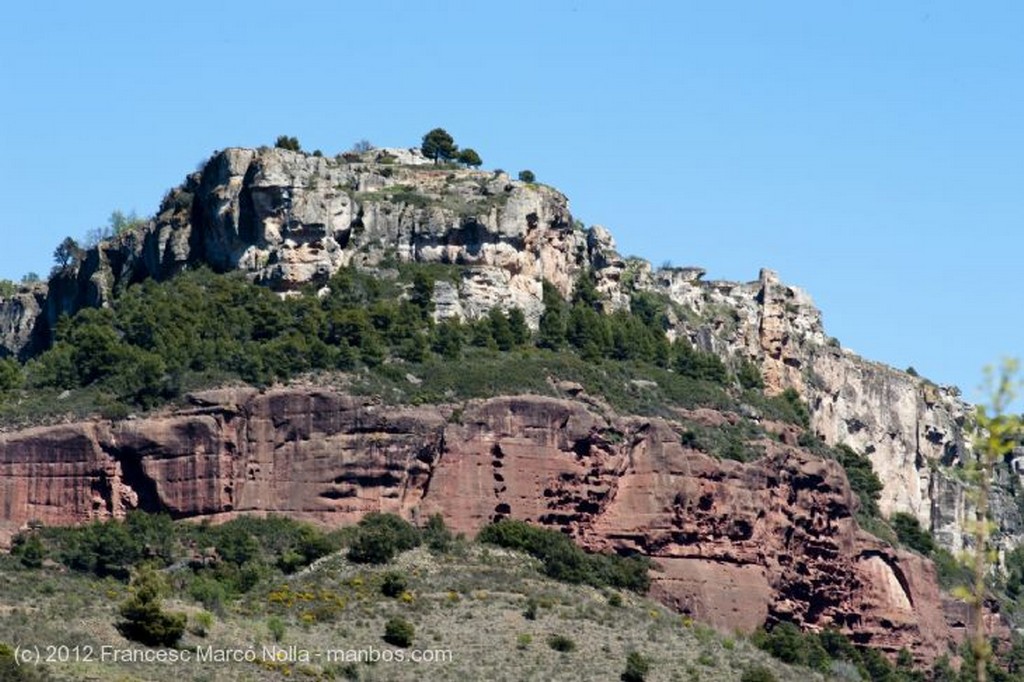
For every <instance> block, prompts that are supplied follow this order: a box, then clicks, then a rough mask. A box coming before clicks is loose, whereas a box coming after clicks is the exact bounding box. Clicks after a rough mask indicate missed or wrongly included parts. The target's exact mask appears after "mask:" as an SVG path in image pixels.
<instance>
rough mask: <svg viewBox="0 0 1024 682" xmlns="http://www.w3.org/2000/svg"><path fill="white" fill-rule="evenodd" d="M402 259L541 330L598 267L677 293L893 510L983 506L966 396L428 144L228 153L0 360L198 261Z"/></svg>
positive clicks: (709, 339)
mask: <svg viewBox="0 0 1024 682" xmlns="http://www.w3.org/2000/svg"><path fill="white" fill-rule="evenodd" d="M398 262H418V263H447V264H457V265H460V266H465V267H464V268H463V269H462V270H461V272H460V276H459V280H458V282H453V281H448V280H445V281H438V282H437V283H436V285H435V301H434V302H435V308H436V315H437V316H438V317H448V316H456V317H464V318H475V317H478V316H480V315H482V314H484V313H486V312H487V311H488V310H489V309H490V308H492V307H494V306H499V307H502V308H505V309H508V308H511V307H518V308H521V309H522V310H523V311H524V312H525V314H526V318H527V321H528V323H529V324H530V325H531V326H536V324H537V320H538V319H539V316H540V313H541V312H542V308H543V306H542V303H541V289H542V282H543V281H544V280H548V281H550V282H551V283H553V284H554V285H555V286H556V287H557V288H558V289H559V291H560V292H561V293H562V294H563V295H566V296H567V295H569V294H570V293H571V291H572V287H573V283H574V281H575V280H576V278H577V276H578V274H579V273H580V272H581V271H583V270H585V269H590V270H591V271H592V272H593V273H594V274H595V277H596V281H597V287H598V289H599V291H601V292H602V294H603V295H604V297H605V300H606V306H607V307H608V308H609V309H617V308H625V307H628V306H629V302H630V296H631V294H632V293H633V292H635V291H649V292H653V293H655V294H658V295H661V296H664V297H665V298H666V300H668V301H669V302H670V304H671V305H670V317H671V329H670V330H669V335H670V336H671V337H673V338H686V339H688V340H690V341H691V342H692V343H694V344H695V345H697V346H699V347H702V348H704V349H707V350H711V351H714V352H715V353H717V354H719V355H720V356H722V357H723V358H725V359H726V360H727V361H729V362H738V361H739V360H749V361H751V362H754V363H755V364H757V365H758V366H759V367H760V368H761V370H762V372H763V374H764V377H765V379H766V383H767V389H768V390H769V391H770V392H781V391H783V390H785V389H787V388H793V389H796V390H797V391H799V393H800V394H801V396H803V397H804V399H805V400H806V401H807V402H808V404H809V406H810V411H811V423H812V427H813V429H814V431H815V432H816V433H818V434H819V435H821V436H822V437H823V438H824V439H825V440H826V441H827V442H829V443H831V444H838V443H847V444H849V445H850V446H851V447H853V448H855V449H857V450H859V451H861V452H865V453H867V454H868V455H869V457H870V458H871V461H872V464H873V465H874V467H875V470H876V471H877V472H878V474H879V476H880V478H881V479H882V481H883V482H884V484H885V489H884V491H883V493H882V499H881V507H882V509H883V511H884V512H885V513H887V514H889V513H892V512H896V511H903V512H908V513H911V514H913V515H914V516H916V517H917V518H918V519H919V520H920V521H921V522H922V523H923V524H924V525H925V527H928V528H930V529H931V530H932V531H933V532H934V533H935V535H936V537H937V538H938V540H939V542H940V543H941V544H942V545H943V546H945V547H947V548H948V549H951V550H954V551H957V550H959V549H961V548H962V547H963V546H964V537H965V530H964V529H965V528H966V527H968V526H967V523H966V522H967V521H969V520H970V519H971V517H972V516H973V510H972V508H971V505H970V503H969V500H968V499H967V497H966V496H965V495H964V492H963V486H962V484H961V483H960V482H959V480H958V478H957V477H956V476H955V475H952V473H951V472H952V471H953V470H954V469H955V467H956V466H957V465H959V463H961V462H963V461H964V460H965V459H966V458H969V457H970V448H969V443H968V439H967V438H966V437H965V435H964V423H965V418H966V415H968V414H969V411H970V406H968V405H967V404H965V403H964V402H963V401H962V400H961V399H960V398H959V394H958V393H957V391H956V390H955V389H951V388H946V387H938V386H935V385H934V384H931V383H930V382H927V381H925V380H923V379H920V378H918V377H914V376H910V375H908V374H906V373H904V372H900V371H897V370H894V369H892V368H889V367H885V366H883V365H879V364H877V363H873V362H869V361H866V360H864V359H862V358H860V357H858V356H857V355H855V354H853V353H851V352H849V351H847V350H844V349H842V348H841V347H840V346H839V344H838V342H835V341H834V340H833V339H830V338H829V337H828V336H827V335H826V333H825V331H824V327H823V324H822V320H821V314H820V312H819V311H818V310H817V308H816V307H815V306H814V304H813V302H812V300H811V298H810V296H808V295H807V294H806V293H805V292H803V291H802V290H800V289H798V288H796V287H793V286H788V285H786V284H784V283H782V282H781V281H780V280H779V278H778V277H777V275H776V274H775V273H773V272H771V271H769V270H763V271H762V272H761V273H760V275H759V277H758V279H757V280H755V281H753V282H747V283H734V282H715V281H711V282H709V281H704V280H703V274H704V272H703V270H700V269H698V268H661V269H657V270H655V269H654V268H652V267H651V265H650V263H648V262H646V261H642V260H639V259H626V258H623V257H621V256H620V255H619V254H618V253H617V251H616V249H615V243H614V240H613V239H612V236H611V234H610V233H609V232H608V231H607V230H606V229H604V228H602V227H600V226H594V227H591V228H589V229H586V230H584V229H582V226H581V225H580V224H579V223H578V222H577V221H575V220H574V219H573V217H572V215H571V213H570V211H569V204H568V201H567V199H566V197H565V196H564V195H562V194H561V193H559V192H557V191H556V190H554V189H552V188H550V187H547V186H544V185H539V184H531V183H523V182H519V181H517V180H512V179H511V178H509V176H508V175H506V174H505V173H501V172H494V173H487V172H479V171H471V170H463V169H458V170H451V169H439V168H436V167H434V166H433V165H432V164H430V163H429V162H427V161H426V160H425V159H423V158H422V155H420V154H419V153H418V152H417V151H416V150H375V151H372V152H368V153H365V154H361V155H353V154H346V155H342V156H340V157H337V158H326V157H318V156H310V155H306V154H302V153H297V152H291V151H286V150H282V149H268V148H260V149H241V148H233V149H227V150H224V151H221V152H217V153H215V154H214V155H213V156H212V157H211V158H210V160H209V161H208V162H207V163H206V164H205V165H204V167H203V168H202V170H200V171H198V172H196V173H193V174H191V175H190V176H188V178H186V180H185V182H184V183H183V184H182V185H181V186H180V187H178V188H176V189H174V190H172V191H171V192H169V193H168V195H167V197H166V198H165V199H164V201H163V202H162V204H161V207H160V210H159V212H158V214H157V215H156V217H155V218H154V219H153V220H152V221H151V222H150V223H149V224H148V225H147V226H146V227H145V228H144V229H142V230H139V231H136V232H129V233H126V234H123V235H120V236H118V237H117V238H114V239H112V240H109V241H106V242H103V243H101V244H100V245H98V246H97V247H96V248H93V249H91V250H89V251H88V252H87V253H86V255H85V256H84V257H83V258H82V259H81V262H80V263H78V264H76V265H75V266H74V267H71V268H68V269H66V270H64V271H62V272H60V273H58V274H56V275H55V276H54V277H52V278H51V280H50V282H49V286H48V290H43V289H35V290H32V291H28V290H25V291H23V292H21V293H19V294H17V295H16V296H14V297H12V298H11V299H9V300H6V301H3V302H2V303H0V354H16V355H21V356H23V357H24V356H26V355H30V354H31V353H33V352H35V351H37V350H39V349H41V348H45V347H46V345H47V343H48V342H49V338H50V335H51V330H52V329H53V328H54V325H55V324H56V320H57V319H58V318H59V316H60V315H62V314H71V313H73V312H75V311H77V310H79V309H81V308H83V307H86V306H102V305H105V304H107V303H108V302H109V301H110V300H111V297H112V296H113V295H114V293H115V292H116V291H118V290H119V289H122V288H124V287H126V286H128V285H130V284H132V283H134V282H138V281H141V280H143V279H146V278H154V279H166V278H168V277H171V276H173V275H174V274H176V273H178V272H180V271H181V270H183V269H185V268H188V267H195V266H197V265H206V266H209V267H212V268H214V269H215V270H218V271H224V272H226V271H234V270H240V271H242V272H245V273H246V274H248V276H250V277H251V278H252V279H253V280H254V281H257V282H260V283H262V284H265V285H267V286H270V287H272V288H274V289H275V290H277V291H280V292H283V293H288V292H291V291H294V290H296V289H297V288H299V287H302V286H306V285H309V284H313V285H316V286H324V285H325V284H326V282H327V280H328V279H329V277H330V276H331V274H332V273H334V272H335V271H337V269H338V268H340V267H343V266H346V265H354V266H358V267H362V268H370V269H376V270H378V271H380V272H382V273H385V272H387V271H388V270H389V269H390V268H391V267H393V264H395V263H398ZM995 508H996V509H998V510H1000V516H999V518H998V519H997V520H998V521H999V523H1000V526H1001V533H1002V535H1001V537H1002V541H1003V543H1004V545H1005V546H1007V547H1009V546H1012V545H1014V544H1015V543H1017V542H1018V541H1019V537H1018V536H1019V534H1020V532H1021V527H1022V523H1021V519H1020V513H1019V511H1018V510H1017V507H1016V505H1015V504H1012V500H1011V499H1010V495H1009V493H1008V492H1007V491H1005V490H1002V491H1000V492H998V493H997V500H996V504H995Z"/></svg>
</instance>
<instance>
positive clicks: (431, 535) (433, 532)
mask: <svg viewBox="0 0 1024 682" xmlns="http://www.w3.org/2000/svg"><path fill="white" fill-rule="evenodd" d="M423 542H424V543H425V544H426V545H427V547H428V548H429V549H430V551H431V552H437V553H443V552H448V551H450V550H451V549H452V546H453V545H454V543H455V536H454V535H452V532H451V531H450V530H448V526H447V525H445V522H444V517H443V516H441V515H440V514H434V515H433V516H431V517H430V518H429V519H427V525H426V526H424V527H423Z"/></svg>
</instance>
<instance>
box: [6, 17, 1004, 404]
mask: <svg viewBox="0 0 1024 682" xmlns="http://www.w3.org/2000/svg"><path fill="white" fill-rule="evenodd" d="M371 5H372V7H371ZM154 7H155V6H153V5H150V4H149V3H138V2H132V3H127V2H97V3H79V2H48V3H17V4H15V5H12V6H11V7H9V8H6V9H5V17H4V22H3V24H2V25H0V92H2V93H3V96H2V97H0V187H2V197H3V200H2V201H0V231H2V234H3V237H4V245H3V249H2V250H0V277H6V278H11V279H19V278H20V277H21V276H22V275H23V274H24V273H25V272H27V271H30V270H34V271H37V272H39V273H41V274H45V273H46V272H47V271H48V270H49V267H50V265H51V258H50V254H51V253H52V250H53V247H54V246H55V245H56V243H57V242H58V241H59V240H60V239H61V238H62V237H63V236H64V235H68V234H70V235H73V236H81V235H84V234H85V232H86V231H87V230H88V229H89V228H92V227H96V226H98V225H101V224H103V223H104V222H105V221H106V219H107V217H108V216H109V215H110V213H111V211H112V210H114V209H121V210H125V211H128V210H133V209H134V210H136V211H138V212H139V213H140V214H149V213H151V212H153V211H154V210H155V209H156V207H157V205H158V203H159V201H160V199H161V197H162V196H163V194H164V193H165V192H166V190H167V189H168V188H169V187H171V186H172V185H175V184H177V183H178V182H180V181H181V180H182V179H183V177H184V176H185V175H186V174H187V173H188V172H190V171H192V170H193V169H194V168H195V167H196V165H197V164H198V163H199V162H200V160H202V159H204V158H206V157H207V156H208V155H209V154H210V153H211V152H212V151H213V150H215V149H222V148H224V147H228V146H232V145H244V146H256V145H260V144H269V143H272V142H273V140H274V138H275V137H276V136H277V135H279V134H289V135H295V136H297V137H298V138H299V139H300V140H301V141H302V144H303V146H304V147H305V148H307V149H314V148H320V149H322V150H323V151H324V152H325V153H336V152H339V151H343V150H345V149H347V148H348V147H349V146H350V145H351V144H352V143H353V142H354V141H356V140H358V139H360V138H367V139H369V140H371V141H372V142H373V143H375V144H377V145H379V146H416V145H418V143H419V140H420V138H421V136H422V135H423V133H424V132H426V131H427V130H428V129H430V128H433V127H435V126H443V127H445V128H447V129H448V130H449V131H450V132H451V133H452V134H453V135H454V136H455V138H456V142H458V143H460V144H461V145H463V146H472V147H474V148H476V149H477V150H478V151H479V152H480V154H481V156H482V157H483V159H484V167H485V168H496V167H500V168H504V169H506V170H509V171H513V172H515V171H518V170H520V169H523V168H530V169H532V170H533V171H535V172H536V174H537V177H538V179H539V180H541V181H543V182H546V183H549V184H552V185H555V186H556V187H558V188H560V189H562V190H563V191H564V192H565V193H566V194H567V195H568V196H569V197H570V199H571V201H572V207H573V210H574V213H575V214H576V215H577V216H578V217H579V218H581V219H583V220H584V221H585V222H586V223H587V224H594V223H599V224H603V225H606V226H607V227H609V228H610V229H611V230H612V232H613V233H614V235H615V237H616V239H617V241H618V244H619V247H620V251H622V252H623V253H624V254H633V255H639V256H642V257H645V258H648V259H650V260H651V261H653V262H654V263H655V264H656V265H657V264H661V263H663V262H665V261H671V262H672V263H673V264H676V265H700V266H703V267H705V268H707V270H708V277H709V278H715V279H737V280H751V279H755V278H756V277H757V273H758V269H759V268H761V267H771V268H773V269H775V270H777V271H779V273H780V275H781V276H782V278H783V280H784V281H786V282H789V283H792V284H796V285H798V286H801V287H803V288H805V289H806V290H808V291H809V292H810V293H811V295H812V296H813V297H814V299H815V301H816V302H817V303H818V305H819V306H820V307H821V308H822V310H823V311H824V316H825V322H826V327H827V329H828V331H829V333H831V334H832V335H834V336H836V337H838V338H839V339H840V341H841V342H842V343H843V344H844V345H845V346H848V347H851V348H853V349H854V350H856V351H858V352H860V353H861V354H863V355H865V356H867V357H870V358H872V359H876V360H880V361H883V362H887V363H889V364H893V365H895V366H898V367H906V366H908V365H913V366H915V367H916V368H917V369H918V370H919V371H920V372H921V373H922V374H924V375H926V376H929V377H931V378H933V379H935V380H937V381H939V382H943V383H956V384H959V385H961V386H962V387H963V388H964V389H965V392H966V393H967V394H968V395H972V393H973V390H972V389H973V387H974V386H975V385H976V384H977V383H978V381H979V379H980V376H981V367H982V366H983V365H984V364H986V363H991V362H994V361H997V360H998V359H999V358H1000V357H1001V356H1004V355H1018V356H1019V355H1022V354H1024V315H1022V312H1021V307H1020V305H1019V300H1020V291H1021V283H1020V274H1019V273H1020V269H1021V261H1022V258H1021V256H1022V253H1024V192H1022V188H1024V41H1021V40H1020V36H1021V34H1022V29H1024V5H1021V4H1020V3H1013V2H1005V3H999V2H976V3H962V2H929V1H922V2H906V3H890V2H863V3H838V2H820V0H819V1H816V2H786V3H764V2H749V3H744V2H734V3H696V2H666V3H648V2H635V3H621V2H616V3H604V2H583V1H582V0H574V1H571V2H563V1H559V0H551V1H548V2H516V3H470V2H464V3H462V2H453V3H427V2H425V3H412V2H409V3H405V2H396V3H341V2H310V3H302V7H298V8H285V7H284V6H282V5H281V4H280V3H265V2H253V1H251V2H245V3H241V2H216V3H211V2H189V1H179V2H174V3H168V4H164V5H161V9H159V10H156V9H154Z"/></svg>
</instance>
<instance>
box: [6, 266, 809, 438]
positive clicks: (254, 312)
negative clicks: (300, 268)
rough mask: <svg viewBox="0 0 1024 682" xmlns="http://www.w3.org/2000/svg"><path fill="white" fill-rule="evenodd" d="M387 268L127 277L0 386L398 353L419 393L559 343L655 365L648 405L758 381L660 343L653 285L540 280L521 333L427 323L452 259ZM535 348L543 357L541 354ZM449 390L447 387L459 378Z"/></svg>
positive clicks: (120, 384)
mask: <svg viewBox="0 0 1024 682" xmlns="http://www.w3.org/2000/svg"><path fill="white" fill-rule="evenodd" d="M397 269H398V272H399V275H398V277H397V279H386V278H380V277H376V276H373V275H370V274H368V273H364V272H359V271H356V270H355V269H342V270H340V271H339V272H337V273H336V274H335V275H334V276H333V277H332V278H331V280H330V282H329V284H330V287H329V290H330V293H329V294H328V295H326V296H324V297H323V298H317V297H316V296H315V295H313V293H312V292H307V293H306V294H304V295H302V296H294V297H290V298H287V299H284V300H282V299H280V298H279V297H278V296H276V295H275V294H274V293H272V292H271V291H269V290H267V289H266V288H264V287H260V286H257V285H254V284H252V283H250V282H248V281H247V280H246V279H245V278H244V277H243V276H241V275H240V274H237V273H235V274H226V275H224V274H214V273H212V272H209V271H206V270H197V271H190V272H186V273H183V274H181V275H179V276H178V277H175V278H174V279H172V280H170V281H166V282H154V281H146V282H143V283H141V284H137V285H133V286H131V287H128V288H127V289H126V290H124V291H122V292H120V294H119V296H118V297H117V298H116V299H115V301H114V305H113V306H111V307H110V308H105V309H101V310H97V309H87V310H83V311H80V312H79V313H78V314H77V315H75V316H74V317H73V318H70V319H67V318H65V319H62V320H61V322H60V323H59V324H58V328H57V330H56V335H55V343H54V345H53V346H52V347H51V348H50V349H49V350H48V351H46V352H44V353H43V354H41V355H40V356H38V357H37V358H35V359H34V360H32V361H30V362H29V363H28V364H27V366H26V367H25V368H24V371H22V368H21V367H20V366H19V365H18V364H17V363H15V362H13V361H0V394H2V393H3V392H4V391H5V390H7V391H10V390H11V389H13V388H17V387H19V386H21V385H23V384H24V385H27V386H29V387H30V388H33V389H49V390H52V391H63V390H65V389H79V390H88V391H92V392H93V393H94V394H95V396H96V397H95V400H96V401H97V402H98V403H99V404H100V405H101V406H104V407H103V409H104V411H105V413H106V414H108V416H112V417H117V416H124V415H126V414H127V413H128V412H129V411H130V410H131V409H133V408H137V407H141V408H148V407H153V406H155V405H158V404H160V403H162V402H165V401H167V400H168V399H172V398H173V397H175V396H177V395H179V394H180V393H181V392H182V391H183V390H187V389H190V388H194V387H196V386H202V385H209V384H213V383H219V382H223V381H225V380H230V379H232V378H234V379H241V380H243V381H246V382H248V383H251V384H255V385H266V384H268V383H271V382H273V381H277V380H287V379H289V378H291V377H294V376H296V375H297V374H300V373H302V372H307V371H318V370H329V369H337V370H354V369H360V368H368V369H370V370H371V375H376V376H378V377H380V378H382V379H384V380H386V379H387V377H388V376H389V374H394V373H397V374H398V375H400V376H401V377H403V379H404V376H405V374H406V371H404V370H401V369H399V368H398V366H397V365H398V364H401V363H406V364H407V365H408V364H412V365H426V366H427V368H426V369H427V371H428V372H429V371H435V372H437V373H438V374H439V375H442V376H439V377H438V378H439V379H440V383H437V382H433V381H425V382H424V384H425V385H424V387H423V388H422V389H421V390H420V391H419V394H420V395H419V397H418V398H417V400H419V401H427V400H444V399H446V396H445V394H444V393H443V391H445V390H447V389H446V388H445V387H444V386H443V384H444V381H445V377H444V376H443V374H444V373H445V372H451V371H452V370H451V367H452V363H451V361H452V360H458V359H465V358H467V357H468V356H472V357H473V358H474V361H476V360H477V359H478V358H479V359H482V360H484V361H485V362H489V363H494V362H496V361H501V360H502V359H508V360H509V361H510V362H514V361H519V360H520V359H522V358H528V357H529V356H531V355H532V354H535V353H537V350H536V349H541V350H544V349H546V350H549V351H560V350H561V351H571V352H568V353H566V352H560V353H558V354H557V355H558V356H560V360H559V362H562V363H563V364H565V363H569V364H571V363H572V361H573V358H580V359H582V360H583V361H584V363H582V364H581V365H580V366H581V367H584V368H586V369H585V371H586V372H589V373H593V371H594V368H595V367H596V366H605V367H612V366H613V365H622V363H626V364H625V365H622V366H621V367H620V368H619V369H616V370H614V373H617V374H621V375H622V378H623V379H625V381H626V382H628V381H629V379H630V378H633V377H630V376H628V375H629V374H631V373H638V374H639V375H641V376H642V375H643V374H652V375H655V376H654V381H655V382H656V383H657V389H656V392H657V393H659V394H660V395H651V396H649V397H648V399H647V401H648V402H649V403H650V404H651V405H663V404H664V403H666V402H672V403H676V404H689V405H691V406H692V405H694V404H707V405H710V406H717V407H729V406H732V405H733V404H734V402H735V400H734V399H733V398H729V397H728V396H727V392H728V391H729V390H731V389H732V388H733V387H734V386H735V385H736V384H737V383H741V384H743V385H744V386H756V385H757V384H758V381H759V377H758V376H757V372H756V368H753V367H752V366H750V365H741V366H740V367H739V370H738V373H737V375H736V376H735V377H734V376H733V375H731V374H730V372H729V371H728V370H727V368H726V367H725V365H723V363H722V362H721V360H719V359H718V358H717V357H716V356H714V355H712V354H710V353H705V352H702V351H699V350H697V349H695V348H693V347H692V346H691V345H690V344H689V343H687V342H686V341H684V340H678V341H676V342H675V343H669V341H668V339H667V337H666V335H665V329H666V327H667V324H668V323H667V318H666V314H665V305H666V303H665V301H664V300H662V299H661V298H659V297H657V296H655V295H653V294H647V293H638V294H636V295H634V297H633V300H632V312H630V313H626V312H621V311H620V312H616V313H612V314H606V313H604V312H602V311H601V301H600V297H599V295H598V292H597V290H596V287H595V284H594V281H593V278H592V276H591V275H590V274H589V273H588V274H584V275H583V276H581V277H580V278H579V281H578V283H577V286H576V291H575V294H574V296H573V300H572V301H569V302H567V301H564V300H563V299H562V298H561V297H560V296H559V294H558V292H557V290H555V289H554V287H552V286H550V285H549V284H547V283H545V286H544V302H545V304H546V311H545V313H544V314H543V316H542V318H541V321H540V330H539V332H538V333H537V335H536V338H533V337H532V335H531V333H530V330H529V328H528V327H527V325H526V319H525V317H524V315H523V313H522V311H520V310H518V309H512V310H508V311H503V310H498V309H495V310H492V311H491V312H490V314H488V315H486V316H484V317H482V318H480V319H478V320H475V321H472V322H469V323H460V322H457V321H452V320H448V321H444V322H441V323H435V322H434V320H433V316H432V312H433V304H432V302H431V298H432V295H433V286H434V281H435V280H436V279H438V278H442V279H444V278H452V277H457V276H458V268H456V267H454V266H437V265H409V264H397ZM510 351H516V353H515V354H514V356H515V357H509V352H510ZM538 357H539V358H540V359H542V360H543V361H545V362H548V359H550V358H551V357H552V356H546V355H544V354H543V353H541V354H540V355H539V356H538ZM526 362H529V360H526ZM549 364H550V363H549ZM475 365H477V363H476V362H474V363H464V364H461V365H458V368H459V372H460V373H461V372H462V371H463V370H468V371H469V372H470V373H471V372H472V370H473V369H474V366H475ZM446 366H447V367H446ZM486 373H487V374H488V376H489V377H490V381H491V382H495V381H497V382H500V383H501V384H502V385H498V384H495V385H494V389H495V390H509V391H512V392H515V391H519V390H535V389H536V388H537V387H534V386H533V385H532V384H531V382H532V381H535V380H538V379H539V380H540V381H541V382H542V384H543V379H544V377H543V376H540V377H538V376H537V375H535V374H533V373H532V372H530V371H525V372H512V373H510V374H504V375H502V376H494V375H493V374H492V373H490V372H489V371H487V372H486ZM450 378H452V379H453V380H454V381H457V382H461V383H463V384H465V382H466V381H467V379H466V378H464V377H461V376H454V377H450ZM567 378H571V377H567ZM607 383H608V384H609V386H607V387H603V388H607V389H608V390H609V391H611V392H619V393H621V392H622V391H623V382H622V381H620V380H616V381H609V382H607ZM504 384H507V387H506V386H505V385H504ZM541 388H542V389H543V388H544V386H543V385H542V386H541ZM430 391H432V393H430ZM483 392H484V393H486V391H483ZM470 393H472V392H470ZM447 397H459V391H457V390H456V391H455V395H454V396H447ZM470 397H475V395H472V396H470ZM742 399H743V400H744V401H745V402H750V403H752V404H755V406H756V407H757V408H758V409H764V410H765V412H766V416H769V417H771V418H782V419H790V420H799V419H801V418H802V413H801V410H802V409H803V410H805V409H806V408H804V407H803V406H802V404H800V403H799V401H798V400H796V401H793V400H791V399H790V398H788V397H783V398H773V399H768V398H765V397H764V396H763V395H761V394H760V393H759V392H757V391H756V390H749V391H747V393H746V394H744V396H743V398H742ZM613 404H614V403H613ZM639 407H641V408H643V405H641V406H639Z"/></svg>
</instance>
